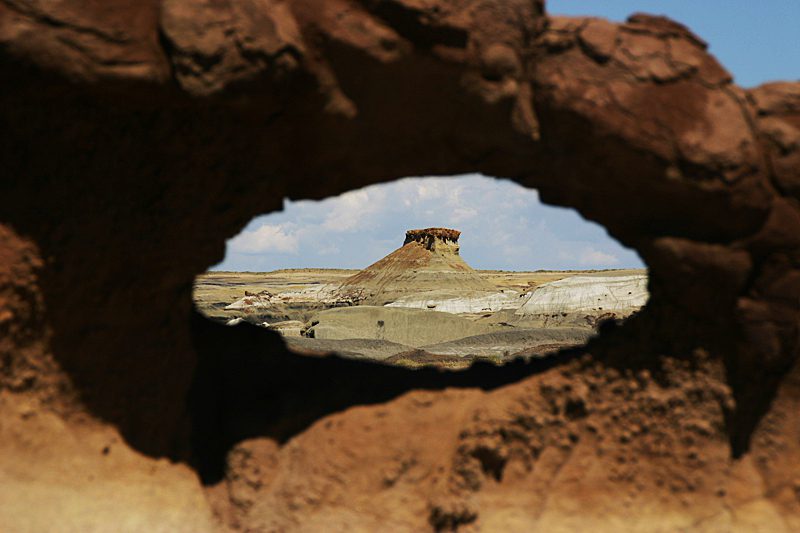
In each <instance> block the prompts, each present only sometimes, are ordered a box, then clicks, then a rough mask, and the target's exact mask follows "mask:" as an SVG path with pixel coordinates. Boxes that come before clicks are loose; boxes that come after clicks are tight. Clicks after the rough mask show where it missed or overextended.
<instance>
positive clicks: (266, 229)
mask: <svg viewBox="0 0 800 533" xmlns="http://www.w3.org/2000/svg"><path fill="white" fill-rule="evenodd" d="M228 246H229V247H230V250H231V251H232V252H235V253H243V254H262V253H279V254H296V253H298V251H299V250H298V243H297V237H295V236H294V235H291V234H287V233H286V232H285V231H284V229H283V228H282V227H281V225H278V226H271V225H269V224H264V225H263V226H261V227H260V228H258V229H255V230H245V231H243V232H241V233H240V234H239V235H237V236H236V237H234V238H232V239H231V240H229V241H228Z"/></svg>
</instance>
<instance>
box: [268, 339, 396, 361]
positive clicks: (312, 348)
mask: <svg viewBox="0 0 800 533" xmlns="http://www.w3.org/2000/svg"><path fill="white" fill-rule="evenodd" d="M284 340H285V341H286V346H288V347H289V348H290V349H292V350H295V351H299V352H313V353H335V354H337V355H341V356H343V357H363V358H367V359H375V360H378V361H380V360H385V359H387V358H389V357H392V356H394V355H395V354H397V353H399V352H405V351H407V350H410V349H411V346H408V345H405V344H398V343H396V342H390V341H385V340H377V339H310V338H307V337H285V339H284Z"/></svg>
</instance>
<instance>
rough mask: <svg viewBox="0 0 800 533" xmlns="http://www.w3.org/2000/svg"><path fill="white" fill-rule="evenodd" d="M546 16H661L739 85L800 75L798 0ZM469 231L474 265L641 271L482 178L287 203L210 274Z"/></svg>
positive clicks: (406, 183)
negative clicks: (700, 43) (421, 232)
mask: <svg viewBox="0 0 800 533" xmlns="http://www.w3.org/2000/svg"><path fill="white" fill-rule="evenodd" d="M546 6H547V12H548V13H550V14H564V15H587V14H589V15H595V16H601V17H604V18H607V19H609V20H612V21H624V20H625V19H626V18H627V17H628V16H629V15H630V14H632V13H635V12H646V13H652V14H664V15H667V16H669V17H670V18H672V19H674V20H677V21H679V22H681V23H683V24H684V25H686V26H687V27H689V28H690V29H691V30H692V31H693V32H694V33H696V34H697V35H698V36H699V37H700V38H701V39H703V40H705V41H706V42H708V43H709V52H710V53H711V54H713V55H714V56H715V57H716V58H717V59H718V60H719V61H720V63H721V64H722V65H723V66H724V67H725V68H727V69H728V71H729V72H730V73H731V74H732V75H733V77H734V81H735V82H736V83H737V84H738V85H740V86H742V87H754V86H757V85H760V84H761V83H764V82H766V81H774V80H780V79H788V80H797V79H799V78H800V58H798V57H797V48H798V46H797V45H798V42H799V41H800V37H798V32H797V27H798V23H800V0H792V1H789V0H778V1H774V2H768V3H759V2H752V1H749V2H745V1H743V0H742V1H738V0H737V1H722V0H707V1H705V2H696V1H695V2H689V1H676V0H672V1H668V0H640V1H633V0H615V1H614V2H597V1H596V0H548V2H547V3H546ZM426 227H449V228H454V229H458V230H460V231H461V232H462V235H461V238H460V239H459V242H460V245H461V255H462V257H463V258H464V260H465V261H466V262H467V264H469V265H470V266H472V267H473V268H476V269H498V270H538V269H546V270H560V269H571V270H586V269H605V268H641V267H643V266H644V265H643V263H642V262H641V260H640V259H639V257H638V255H637V254H636V252H634V251H633V250H629V249H627V248H624V247H622V246H621V245H620V244H619V243H618V242H617V241H615V240H614V239H612V238H611V237H609V236H608V234H607V233H606V231H605V229H604V228H603V227H602V226H599V225H598V224H595V223H592V222H587V221H586V220H584V219H583V218H582V217H581V216H580V215H579V214H578V213H577V212H576V211H575V210H573V209H566V208H560V207H552V206H547V205H544V204H542V203H541V202H540V201H539V197H538V194H537V192H536V191H535V190H532V189H525V188H523V187H521V186H519V185H517V184H516V183H513V182H511V181H508V180H496V179H493V178H487V177H485V176H480V175H478V174H471V175H468V176H462V177H457V178H454V177H432V178H403V179H400V180H397V181H394V182H390V183H386V184H380V185H372V186H369V187H366V188H364V189H360V190H355V191H349V192H347V193H344V194H342V195H340V196H337V197H331V198H326V199H324V200H321V201H311V200H301V201H290V200H288V199H285V200H284V205H283V211H281V212H276V213H271V214H269V215H262V216H259V217H256V218H254V219H253V220H252V221H251V222H250V223H249V224H248V225H247V226H246V227H245V228H244V229H243V231H242V232H241V233H240V234H239V235H237V236H235V237H233V238H232V239H230V240H229V241H228V243H227V249H226V254H225V259H224V260H223V261H222V263H220V264H218V265H215V266H213V267H212V268H211V269H212V270H240V271H246V270H249V271H254V272H259V271H269V270H277V269H281V268H364V267H366V266H368V265H370V264H372V263H374V262H375V261H377V260H379V259H381V258H382V257H384V256H385V255H387V254H388V253H390V252H392V251H393V250H395V249H397V248H398V247H400V245H402V242H403V237H404V235H405V231H406V230H408V229H419V228H426Z"/></svg>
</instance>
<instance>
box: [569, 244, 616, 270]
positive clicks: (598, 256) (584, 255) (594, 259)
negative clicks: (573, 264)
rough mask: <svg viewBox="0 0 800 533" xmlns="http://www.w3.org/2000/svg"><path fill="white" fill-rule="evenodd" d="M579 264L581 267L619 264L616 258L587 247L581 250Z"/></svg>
mask: <svg viewBox="0 0 800 533" xmlns="http://www.w3.org/2000/svg"><path fill="white" fill-rule="evenodd" d="M579 262H580V264H581V266H614V265H618V264H619V259H617V257H616V256H613V255H611V254H606V253H603V252H601V251H600V250H595V249H594V248H592V247H591V246H587V247H586V248H584V249H583V250H581V254H580V261H579Z"/></svg>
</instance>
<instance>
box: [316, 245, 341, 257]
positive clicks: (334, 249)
mask: <svg viewBox="0 0 800 533" xmlns="http://www.w3.org/2000/svg"><path fill="white" fill-rule="evenodd" d="M341 251H342V250H341V249H339V247H338V246H336V245H335V244H332V245H330V246H326V247H324V248H320V249H319V250H318V251H317V255H330V254H338V253H340V252H341Z"/></svg>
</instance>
